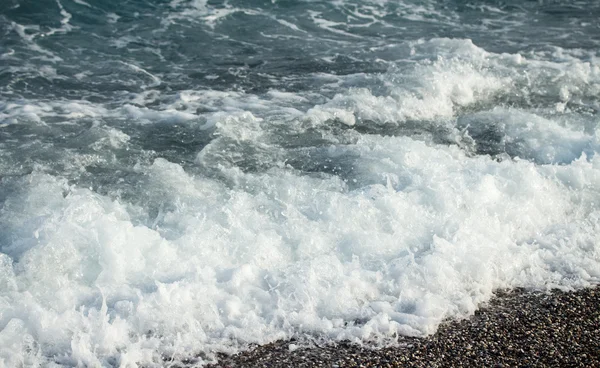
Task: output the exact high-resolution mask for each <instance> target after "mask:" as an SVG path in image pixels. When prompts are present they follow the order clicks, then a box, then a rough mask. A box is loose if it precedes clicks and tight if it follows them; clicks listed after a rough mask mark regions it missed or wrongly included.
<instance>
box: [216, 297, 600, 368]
mask: <svg viewBox="0 0 600 368" xmlns="http://www.w3.org/2000/svg"><path fill="white" fill-rule="evenodd" d="M290 345H291V347H290ZM398 366H406V367H475V366H480V367H481V366H486V367H506V366H510V367H513V366H528V367H546V366H568V367H590V366H600V291H599V290H598V288H588V289H582V290H577V291H572V292H563V291H558V290H555V291H552V292H550V293H545V292H534V291H526V290H522V289H518V290H511V291H502V292H498V293H496V296H495V297H494V298H493V299H492V300H491V301H490V302H489V303H488V304H487V305H485V306H483V307H482V308H480V309H479V310H478V311H477V312H476V313H475V315H473V316H472V317H470V318H468V319H465V320H462V321H448V322H445V323H443V324H442V325H441V326H440V328H439V330H438V332H436V333H435V334H434V335H431V336H429V337H426V338H409V337H402V338H400V339H399V340H398V346H397V347H389V348H383V349H372V348H369V347H365V346H357V345H353V344H349V343H338V344H329V345H324V346H314V344H313V346H312V347H306V346H303V344H301V343H298V344H296V343H295V342H290V341H278V342H275V343H272V344H267V345H264V346H259V347H257V348H255V349H253V350H250V351H246V352H243V353H240V354H237V355H233V356H220V359H219V362H218V363H217V364H215V365H211V367H398Z"/></svg>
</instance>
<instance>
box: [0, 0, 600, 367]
mask: <svg viewBox="0 0 600 368" xmlns="http://www.w3.org/2000/svg"><path fill="white" fill-rule="evenodd" d="M173 6H174V7H178V6H179V5H178V3H177V2H176V3H174V5H173ZM398 47H405V48H407V50H405V51H410V49H412V51H413V56H414V57H416V58H418V57H419V55H423V58H422V59H419V60H417V61H415V63H414V64H413V66H412V67H411V68H408V69H392V70H390V71H389V72H388V73H386V74H384V75H382V76H381V77H377V78H373V77H372V76H365V75H361V74H357V75H350V76H332V75H317V76H315V78H319V77H322V78H323V79H325V78H327V83H329V82H331V83H329V84H328V85H327V88H329V91H331V90H334V91H336V92H337V94H336V95H335V96H334V97H333V98H327V97H326V96H325V95H324V94H320V93H316V92H311V93H309V92H306V93H291V92H283V91H277V90H272V91H269V92H267V93H265V94H263V95H260V96H258V95H252V94H246V93H243V92H222V91H221V92H220V91H207V90H198V91H180V92H179V93H177V94H172V95H167V94H161V92H159V91H152V90H149V91H145V92H144V93H142V94H139V95H137V96H128V97H132V99H130V100H128V101H130V102H131V104H124V105H121V107H119V108H114V107H109V106H105V105H102V104H93V103H89V102H85V101H69V102H67V101H52V100H44V101H34V100H28V101H5V102H3V103H0V113H1V114H2V115H1V116H0V118H1V119H2V120H1V121H2V124H4V123H5V122H9V123H10V124H34V125H35V124H39V125H42V124H47V123H46V121H47V120H49V121H55V120H60V119H57V118H60V117H64V120H65V121H70V119H91V120H93V121H94V123H93V125H92V127H91V128H90V130H89V131H88V132H86V134H88V135H89V137H90V138H89V139H87V138H86V137H81V136H80V137H78V139H80V140H82V141H85V142H86V143H88V141H90V142H89V143H90V144H89V145H86V147H90V148H91V150H92V152H91V153H88V154H87V156H86V155H79V154H78V153H77V152H66V153H64V156H63V159H64V160H65V162H70V164H71V165H73V166H74V167H77V168H79V169H80V170H82V169H83V168H85V167H86V166H87V165H90V163H94V162H98V160H102V159H103V158H102V157H100V156H99V152H103V151H109V152H110V150H109V149H115V150H121V149H127V148H129V147H130V145H132V143H131V142H130V141H131V139H130V136H129V135H128V134H125V133H124V132H123V131H121V130H119V129H117V128H114V127H109V126H108V125H105V124H103V123H102V122H101V120H102V119H116V120H118V121H119V122H120V123H124V122H128V123H143V124H149V123H166V124H169V123H172V124H180V123H186V124H199V125H200V126H201V127H202V128H203V129H205V130H210V133H211V134H212V137H213V138H214V139H213V140H212V141H211V142H210V143H209V144H208V145H207V146H206V147H204V148H203V149H202V150H201V151H200V152H199V153H198V156H197V160H196V162H195V164H196V165H197V166H198V167H197V168H189V167H188V168H185V169H184V167H183V166H181V165H179V164H177V163H173V162H169V161H167V160H166V159H163V158H157V159H155V160H153V161H152V162H148V163H145V162H144V161H143V160H141V162H139V163H138V164H137V165H135V167H134V168H133V169H132V170H133V171H134V174H136V175H139V176H140V177H141V178H142V179H140V180H139V181H138V182H137V187H135V188H132V192H133V193H135V195H134V196H133V197H126V196H121V195H120V192H119V191H120V189H121V188H120V187H119V186H118V185H116V186H114V187H110V186H108V187H107V188H105V191H104V192H103V193H104V194H99V193H96V192H94V191H93V190H91V189H89V188H84V187H83V186H76V185H73V184H70V183H69V182H68V180H67V179H65V178H62V177H59V176H57V175H50V174H48V173H45V170H46V169H45V168H44V167H43V166H41V165H40V166H37V167H36V168H35V169H34V171H33V172H31V173H28V174H27V175H25V174H23V176H22V177H21V178H20V179H16V178H9V179H10V180H12V181H13V182H14V183H13V184H14V185H12V186H11V188H12V189H11V192H10V195H9V196H8V198H7V199H6V202H5V203H4V204H3V206H2V208H0V228H2V229H3V230H2V232H0V246H1V252H2V253H1V254H0V310H1V311H2V313H0V329H1V331H0V361H1V362H2V363H1V364H4V365H6V366H15V365H18V364H22V365H36V364H38V365H48V366H51V365H52V364H57V365H65V366H77V365H80V366H119V365H120V366H133V367H135V366H145V367H158V366H162V365H164V360H163V358H164V357H170V358H173V359H174V360H175V361H178V360H182V359H184V358H190V357H194V356H196V355H197V354H198V353H206V354H207V355H206V357H207V360H210V359H211V358H213V357H214V353H215V352H219V351H221V352H236V351H239V350H240V349H243V348H246V347H247V346H248V344H250V343H267V342H270V341H273V340H276V339H281V338H288V337H292V336H297V335H303V334H317V335H319V336H321V337H324V338H327V339H331V340H340V339H350V340H352V341H356V342H362V341H365V340H366V339H375V340H381V341H388V342H389V341H390V340H393V338H394V336H395V334H398V333H400V334H409V335H422V334H428V333H432V332H434V331H435V329H436V328H437V326H438V324H439V323H440V321H442V320H443V319H444V318H462V317H465V316H467V315H469V314H471V313H473V312H474V311H475V310H476V308H477V307H478V305H479V304H480V303H482V302H485V301H487V300H488V299H489V298H490V296H491V295H492V292H493V290H495V289H497V288H504V287H509V288H510V287H530V288H538V289H547V288H551V287H560V288H564V289H569V288H576V287H585V286H590V285H593V284H597V283H598V282H599V281H600V254H599V252H598V244H600V235H598V234H600V210H599V209H598V203H600V191H599V188H600V157H599V156H598V155H597V154H596V153H597V152H598V146H599V142H598V124H597V119H596V117H595V115H593V114H589V113H586V112H583V113H581V112H578V110H577V109H576V108H575V107H574V106H584V107H586V106H587V105H586V103H589V102H588V101H590V100H592V101H593V100H594V99H597V97H598V94H599V91H598V81H599V72H598V64H597V61H595V60H591V61H586V62H583V61H581V60H579V59H577V58H576V57H575V56H572V57H571V58H570V59H569V58H567V57H566V56H564V55H563V56H562V59H560V60H555V59H550V60H549V59H548V58H546V56H544V57H541V56H540V55H498V54H493V53H488V52H486V51H485V50H483V49H481V48H479V47H477V46H475V45H474V44H473V43H472V42H470V41H468V40H447V39H436V40H430V41H418V42H414V43H411V44H405V45H399V46H398ZM438 56H439V58H438ZM524 71H526V72H527V73H524ZM51 72H52V70H51V69H46V73H50V74H51ZM139 72H140V73H142V74H143V73H144V72H143V71H142V70H140V71H139ZM527 76H528V77H527ZM527 78H529V80H528V79H527ZM369 83H372V84H371V85H369ZM373 84H375V87H377V88H367V87H369V86H373ZM515 94H519V96H525V97H523V100H517V102H516V103H515V106H513V107H494V106H497V105H498V104H497V102H496V100H495V99H496V98H502V97H506V96H514V95H515ZM527 96H541V97H542V99H546V100H549V101H552V102H553V103H554V102H560V103H564V104H565V105H564V109H563V110H562V111H558V112H557V111H556V110H555V109H554V108H553V105H551V106H550V108H549V107H548V106H546V107H532V106H531V105H529V104H528V103H527V98H526V97H527ZM324 100H325V102H323V101H324ZM519 104H521V105H519ZM150 106H152V107H150ZM198 109H200V110H201V111H207V112H205V113H201V114H200V113H198V112H197V111H198ZM200 115H201V116H200ZM458 115H460V117H459V116H458ZM48 117H52V119H46V118H48ZM594 119H595V120H594ZM410 120H419V121H428V120H433V121H434V124H438V125H440V126H442V127H448V128H449V129H450V130H451V129H454V130H455V131H456V132H458V133H460V134H463V135H464V137H465V139H466V137H469V136H472V137H475V138H474V139H476V135H477V134H480V135H485V132H486V129H488V130H493V129H495V128H498V127H500V128H501V129H500V131H501V132H502V133H503V135H502V136H501V137H500V139H499V140H498V142H497V143H498V144H499V145H504V147H505V149H506V151H507V152H508V153H510V154H511V155H510V156H512V158H511V157H502V160H501V161H500V160H496V158H492V157H490V156H488V155H480V156H477V155H474V154H473V152H471V151H468V150H465V149H463V147H461V146H459V145H445V144H434V143H432V141H428V140H417V139H413V138H411V137H394V136H388V137H383V136H380V135H377V134H370V135H368V134H360V133H358V128H361V125H362V127H363V128H364V126H367V125H375V126H377V125H379V124H384V123H385V124H397V125H399V126H401V125H402V124H405V123H406V122H408V121H410ZM86 121H87V120H86ZM334 121H337V122H341V123H344V124H345V125H346V126H343V129H341V132H338V131H336V130H335V129H329V130H327V129H322V130H317V134H320V135H319V137H318V138H319V139H318V140H317V141H316V143H315V145H314V146H311V145H307V146H305V147H302V150H303V151H302V152H307V153H308V154H307V155H306V156H302V157H300V158H299V159H304V158H306V160H307V161H310V160H313V162H309V163H311V164H314V165H313V166H314V167H315V168H316V169H314V170H312V171H311V172H309V173H307V172H302V171H300V169H294V168H293V167H292V165H288V164H287V162H286V161H284V160H285V159H287V158H289V157H290V152H291V154H294V153H297V152H295V151H290V152H287V151H285V149H284V148H283V145H280V143H281V142H279V141H277V139H275V138H277V137H278V134H279V135H285V134H289V135H290V136H293V137H294V138H295V137H296V135H298V136H299V135H301V134H304V133H307V131H308V132H309V133H310V132H312V130H311V129H314V128H315V127H316V128H323V125H326V124H331V125H332V126H334V125H335V124H336V123H335V122H334ZM307 122H308V123H307ZM326 128H329V127H326ZM354 129H357V130H354ZM458 133H457V134H458ZM207 134H208V132H207ZM336 134H337V135H336ZM274 137H275V138H274ZM284 138H285V137H284ZM86 139H87V140H86ZM299 141H300V139H299ZM286 143H288V142H286ZM292 143H293V142H292ZM257 152H258V153H257ZM119 154H120V153H119ZM252 155H257V157H259V158H260V160H256V161H257V162H258V163H259V164H264V165H265V167H267V168H266V169H262V168H260V170H257V169H256V168H252V167H241V166H240V167H238V166H236V165H235V164H234V163H236V162H238V161H242V160H244V159H248V158H252V157H251V156H252ZM261 155H262V156H261ZM515 156H519V158H517V157H515ZM292 158H293V157H292ZM94 160H96V161H94ZM328 165H345V166H344V168H347V170H340V174H339V175H333V174H331V170H329V169H330V168H329V167H326V166H328ZM127 169H131V168H129V167H128V168H127ZM193 169H197V170H193ZM67 170H69V168H67ZM192 171H194V172H196V173H205V172H210V173H213V174H214V178H213V177H205V176H202V175H201V174H192V173H191V172H192ZM215 173H216V174H215ZM215 178H218V179H215ZM9 179H7V180H9ZM290 348H291V349H293V348H292V347H291V346H290ZM202 359H204V358H202Z"/></svg>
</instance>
